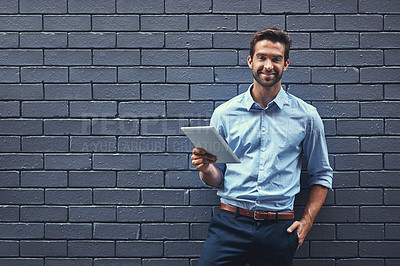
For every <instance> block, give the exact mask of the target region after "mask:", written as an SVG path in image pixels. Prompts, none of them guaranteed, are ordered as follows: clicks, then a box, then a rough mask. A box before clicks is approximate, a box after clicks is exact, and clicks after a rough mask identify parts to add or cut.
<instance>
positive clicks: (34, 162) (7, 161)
mask: <svg viewBox="0 0 400 266" xmlns="http://www.w3.org/2000/svg"><path fill="white" fill-rule="evenodd" d="M42 168H43V157H42V155H41V154H5V153H3V154H0V169H6V170H7V169H10V170H11V169H21V170H22V169H42Z"/></svg>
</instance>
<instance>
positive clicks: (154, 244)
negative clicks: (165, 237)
mask: <svg viewBox="0 0 400 266" xmlns="http://www.w3.org/2000/svg"><path fill="white" fill-rule="evenodd" d="M163 246H164V244H163V243H162V242H159V241H117V243H116V256H117V257H160V256H162V254H163Z"/></svg>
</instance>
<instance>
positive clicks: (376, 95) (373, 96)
mask: <svg viewBox="0 0 400 266" xmlns="http://www.w3.org/2000/svg"><path fill="white" fill-rule="evenodd" d="M336 99H337V100H354V101H359V100H382V99H383V87H382V85H375V84H371V85H369V84H355V85H336Z"/></svg>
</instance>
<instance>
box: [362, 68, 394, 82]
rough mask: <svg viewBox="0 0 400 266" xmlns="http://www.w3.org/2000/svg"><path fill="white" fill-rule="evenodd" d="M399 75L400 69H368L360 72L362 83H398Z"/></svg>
mask: <svg viewBox="0 0 400 266" xmlns="http://www.w3.org/2000/svg"><path fill="white" fill-rule="evenodd" d="M372 75H373V77H372ZM398 75H400V68H399V67H383V68H382V67H366V68H361V70H360V80H361V82H362V83H379V82H382V83H396V77H397V76H398Z"/></svg>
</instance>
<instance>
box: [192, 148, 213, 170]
mask: <svg viewBox="0 0 400 266" xmlns="http://www.w3.org/2000/svg"><path fill="white" fill-rule="evenodd" d="M192 153H193V154H192V157H191V159H192V164H193V165H194V166H195V167H196V169H197V170H199V171H200V172H203V173H207V172H210V167H211V165H210V164H212V163H215V162H216V161H217V157H215V156H214V155H212V154H209V153H207V152H206V151H205V150H204V149H201V148H194V149H193V151H192Z"/></svg>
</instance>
